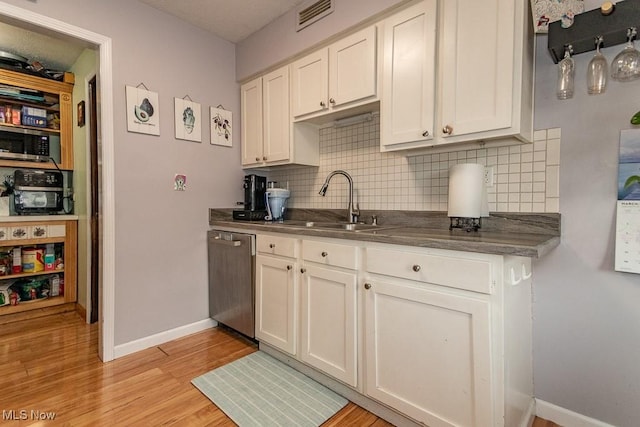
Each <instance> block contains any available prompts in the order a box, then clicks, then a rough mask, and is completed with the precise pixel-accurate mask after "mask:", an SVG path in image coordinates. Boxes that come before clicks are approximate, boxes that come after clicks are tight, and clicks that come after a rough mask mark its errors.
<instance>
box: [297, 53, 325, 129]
mask: <svg viewBox="0 0 640 427" xmlns="http://www.w3.org/2000/svg"><path fill="white" fill-rule="evenodd" d="M328 63H329V52H328V50H327V49H322V50H319V51H317V52H314V53H312V54H310V55H307V56H305V57H304V58H302V59H299V60H298V61H296V62H294V63H293V65H292V66H291V72H292V85H291V87H292V94H291V99H292V113H293V116H294V117H299V116H303V115H305V114H311V113H316V112H319V111H322V110H325V109H326V108H327V104H328V102H329V100H328V99H327V98H328V96H327V95H328V93H329V86H328V84H329V65H328Z"/></svg>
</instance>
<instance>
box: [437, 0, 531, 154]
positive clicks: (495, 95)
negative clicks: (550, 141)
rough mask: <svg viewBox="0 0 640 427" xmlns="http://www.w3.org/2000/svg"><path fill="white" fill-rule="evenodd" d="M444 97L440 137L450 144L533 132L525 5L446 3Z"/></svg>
mask: <svg viewBox="0 0 640 427" xmlns="http://www.w3.org/2000/svg"><path fill="white" fill-rule="evenodd" d="M441 7H442V20H441V22H442V28H441V30H440V34H441V39H440V41H441V43H440V52H441V56H440V58H439V59H440V60H439V80H440V82H441V84H440V88H441V94H440V97H439V111H440V113H441V114H440V121H439V124H440V126H439V128H440V129H438V130H439V131H440V132H441V136H442V137H443V138H444V139H446V140H448V141H447V142H456V141H465V140H470V139H479V138H485V137H487V138H492V137H497V136H511V135H519V134H521V133H522V134H523V136H524V137H525V138H529V139H530V136H531V135H530V132H531V130H530V129H529V130H528V129H526V128H525V123H522V120H521V113H526V114H527V115H528V117H529V121H530V120H531V115H532V114H531V113H532V110H531V107H532V106H531V98H530V96H531V93H530V92H531V91H532V81H531V74H529V78H528V79H527V82H526V83H527V84H526V86H527V88H528V92H529V94H528V97H527V102H528V104H529V105H528V106H527V105H526V104H525V103H523V101H525V100H524V99H523V88H524V86H523V83H524V80H523V71H525V70H524V69H523V63H525V62H526V61H525V60H527V59H528V60H529V62H528V63H529V65H528V68H529V69H532V68H533V67H532V64H531V62H530V61H531V58H530V57H531V53H527V52H525V47H524V45H523V39H524V37H525V29H526V28H529V27H530V26H531V22H529V20H528V19H527V13H526V7H528V6H527V5H525V2H522V1H501V0H482V1H478V0H447V1H443V2H442V3H441Z"/></svg>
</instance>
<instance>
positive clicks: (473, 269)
mask: <svg viewBox="0 0 640 427" xmlns="http://www.w3.org/2000/svg"><path fill="white" fill-rule="evenodd" d="M366 263H367V271H368V272H370V273H376V274H384V275H386V276H394V277H400V278H403V279H409V280H416V281H419V282H428V283H433V284H437V285H443V286H450V287H453V288H459V289H466V290H469V291H474V292H482V293H485V294H490V293H491V292H492V282H493V280H494V275H495V269H494V266H493V263H492V262H491V260H489V259H477V258H471V257H470V258H464V257H462V256H455V255H453V254H452V255H446V254H439V253H438V254H435V253H433V254H428V253H416V252H405V251H398V250H390V249H375V248H372V249H369V248H368V249H367V254H366Z"/></svg>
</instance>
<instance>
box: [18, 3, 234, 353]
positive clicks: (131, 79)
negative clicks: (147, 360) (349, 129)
mask: <svg viewBox="0 0 640 427" xmlns="http://www.w3.org/2000/svg"><path fill="white" fill-rule="evenodd" d="M7 3H11V4H14V5H15V6H18V7H21V8H25V9H29V10H32V11H34V12H36V13H40V14H43V15H47V16H50V17H52V18H55V19H59V20H61V21H64V22H68V23H70V24H72V25H75V26H78V27H81V28H86V29H88V30H91V31H94V32H96V33H99V34H103V35H105V36H108V37H111V38H112V40H113V45H112V47H113V84H114V86H113V91H114V93H113V100H114V120H115V123H114V142H115V147H114V149H115V174H116V181H115V191H116V195H115V196H116V203H115V206H116V218H115V226H116V236H115V245H116V247H115V249H116V272H115V273H116V274H115V344H116V345H118V344H123V343H127V342H130V341H132V340H136V339H139V338H143V337H147V336H149V335H153V334H155V333H159V332H163V331H166V330H169V329H172V328H176V327H179V326H183V325H187V324H191V323H193V322H197V321H200V320H203V319H206V318H208V317H209V316H208V304H207V268H206V263H207V259H206V252H207V251H206V244H205V234H206V231H207V229H208V228H209V226H208V218H207V213H208V211H207V210H208V208H210V207H228V206H231V205H233V203H234V202H235V201H236V200H241V197H242V189H241V180H242V176H243V175H244V174H243V172H242V170H241V168H240V151H239V145H240V135H239V134H236V135H235V136H234V146H233V148H232V149H230V148H225V147H221V146H213V145H210V144H209V125H208V120H209V113H208V107H209V106H217V105H218V104H222V105H224V106H225V107H226V108H227V109H230V110H232V111H233V114H234V118H236V119H237V118H239V102H240V101H239V86H238V85H237V84H236V83H235V74H236V71H235V45H234V44H232V43H230V42H227V41H224V40H222V39H220V38H218V37H215V36H213V35H211V34H210V33H208V32H205V31H204V30H199V29H196V28H195V27H193V26H190V25H188V24H186V23H184V22H183V21H180V20H178V19H176V18H173V17H171V16H169V15H167V14H164V13H162V12H159V11H157V10H156V9H153V8H151V7H148V6H146V5H144V4H142V3H140V2H137V1H130V0H110V1H102V0H55V1H54V0H39V1H38V2H29V1H23V0H9V1H7ZM141 82H143V83H144V84H145V85H146V87H148V88H149V90H152V91H155V92H157V93H158V94H159V102H160V124H161V127H160V136H159V137H158V136H150V135H143V134H138V133H129V132H127V129H126V111H125V85H131V86H137V85H138V84H139V83H141ZM185 95H189V96H190V97H191V99H192V100H193V101H195V102H198V103H200V104H201V105H202V108H203V117H204V119H205V120H206V121H207V123H206V125H204V126H203V135H202V137H203V140H202V143H194V142H188V141H183V140H176V139H175V138H174V125H173V110H174V108H173V98H174V97H177V98H182V97H184V96H185ZM236 123H237V122H236ZM176 173H183V174H186V175H187V186H188V189H187V191H186V192H177V191H174V190H173V179H174V175H175V174H176ZM80 255H81V256H82V254H80ZM80 286H83V284H80Z"/></svg>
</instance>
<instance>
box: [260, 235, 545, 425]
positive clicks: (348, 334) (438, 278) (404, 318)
mask: <svg viewBox="0 0 640 427" xmlns="http://www.w3.org/2000/svg"><path fill="white" fill-rule="evenodd" d="M257 247H258V255H257V257H256V264H257V276H256V313H257V314H256V316H257V321H256V337H257V339H258V340H260V341H261V342H263V343H266V344H268V345H269V346H271V347H274V348H275V349H278V350H281V351H283V352H285V353H287V354H289V355H293V356H294V357H295V359H296V360H297V361H299V362H302V363H303V364H305V365H307V366H308V367H311V368H314V369H315V370H316V371H318V372H321V373H323V374H326V375H328V376H329V377H331V378H333V379H336V380H338V381H340V382H341V383H342V384H345V385H347V386H349V387H350V389H351V390H352V391H353V392H354V393H357V395H358V396H366V397H368V398H369V399H370V400H369V402H371V403H370V405H374V406H373V407H371V408H368V409H370V410H372V411H373V412H375V405H379V407H380V408H385V409H381V411H382V412H384V411H385V410H386V411H388V409H386V408H391V409H393V410H394V411H396V412H397V413H399V414H401V415H403V416H404V417H406V418H408V419H411V420H414V421H415V422H417V423H421V424H424V425H428V426H432V427H434V426H475V427H485V426H486V427H489V426H494V427H505V426H506V427H510V426H517V425H526V424H527V423H528V422H529V420H530V419H531V418H532V416H533V373H532V349H531V260H530V259H529V258H523V257H516V256H501V255H490V254H481V253H472V252H461V251H450V250H440V249H430V248H418V247H408V246H406V247H405V246H399V245H389V244H382V243H373V242H356V241H350V240H339V239H324V238H306V237H305V238H297V237H294V236H287V237H281V236H275V235H274V236H271V235H265V236H262V235H259V236H258V237H257ZM298 287H299V292H298ZM296 350H297V351H296ZM360 398H363V397H360Z"/></svg>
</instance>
